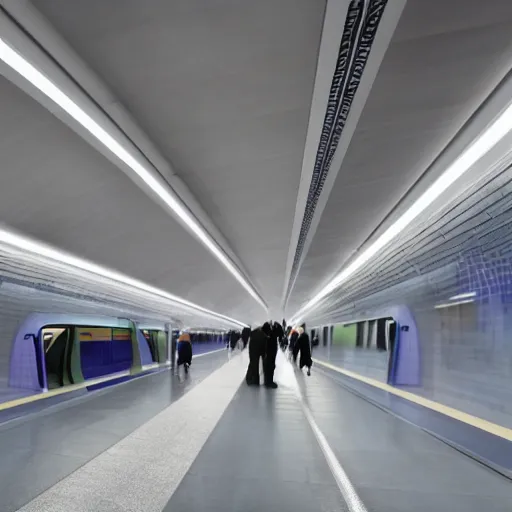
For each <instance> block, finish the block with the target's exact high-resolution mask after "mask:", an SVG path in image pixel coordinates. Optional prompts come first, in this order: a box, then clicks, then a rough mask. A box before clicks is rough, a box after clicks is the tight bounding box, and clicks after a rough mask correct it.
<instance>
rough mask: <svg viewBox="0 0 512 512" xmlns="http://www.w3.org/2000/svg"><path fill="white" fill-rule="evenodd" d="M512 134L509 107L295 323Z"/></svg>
mask: <svg viewBox="0 0 512 512" xmlns="http://www.w3.org/2000/svg"><path fill="white" fill-rule="evenodd" d="M511 130H512V105H509V106H508V107H507V108H506V109H505V110H504V111H503V112H502V113H501V114H500V115H499V116H498V117H497V119H496V120H495V121H494V122H493V123H492V124H491V125H490V126H489V127H488V128H487V129H486V130H485V131H484V133H483V134H482V135H480V137H478V138H477V139H476V140H475V141H474V142H473V143H472V144H471V145H470V146H469V147H467V148H466V149H465V150H464V151H463V152H462V153H461V154H460V155H459V156H458V158H457V159H456V160H455V161H454V162H453V163H452V164H451V165H450V166H449V167H448V168H447V169H446V170H445V171H444V173H443V174H442V175H441V176H440V177H439V178H438V179H437V180H436V181H435V182H434V183H433V184H432V185H430V187H428V188H427V190H426V191H425V192H424V193H423V194H422V195H421V196H420V197H419V198H418V199H417V200H416V201H415V202H414V203H413V205H412V206H411V207H410V208H409V209H408V210H406V211H405V213H403V214H402V216H401V217H399V218H398V220H397V221H396V222H395V223H394V224H392V225H391V226H390V227H389V228H388V229H386V231H384V233H382V235H381V236H379V237H378V238H377V240H375V242H373V243H372V244H371V245H370V246H369V247H368V248H367V249H366V250H364V251H363V252H362V253H361V255H360V256H358V257H357V258H356V259H355V260H354V261H353V262H352V263H351V264H350V265H348V266H347V267H345V268H344V269H343V270H342V271H341V272H340V273H339V274H338V275H336V276H335V277H334V278H333V279H332V280H331V281H330V282H329V283H328V284H327V285H326V286H325V287H324V288H322V290H320V292H318V293H317V294H316V295H315V296H314V297H313V298H312V299H311V300H309V301H308V302H307V303H306V304H305V305H304V306H303V307H302V308H301V309H300V310H299V311H298V312H297V313H296V314H295V315H294V316H293V319H292V320H291V323H296V322H297V321H299V320H301V318H302V317H303V316H304V314H305V313H307V312H309V311H311V310H312V309H313V308H314V307H315V306H317V305H318V303H319V302H320V301H321V300H322V299H323V298H325V297H326V296H327V295H328V294H329V293H331V292H332V291H333V290H335V289H336V288H338V287H339V286H340V284H341V283H343V282H344V281H346V280H347V279H348V278H349V277H350V276H351V275H352V274H354V273H355V272H356V271H358V270H359V269H360V268H361V267H363V265H365V264H366V263H367V262H368V261H369V260H370V259H371V258H373V256H375V254H377V253H378V252H379V251H380V250H381V249H382V248H383V247H384V246H385V245H387V244H388V243H389V242H390V241H391V240H393V238H395V237H396V236H397V235H398V234H400V233H401V232H402V231H403V230H404V229H405V228H406V227H407V226H408V225H409V224H410V223H411V222H412V221H413V220H414V219H416V217H418V215H420V214H421V213H422V212H423V211H425V209H426V208H427V207H428V206H430V205H431V204H432V203H433V202H434V201H435V200H436V199H437V198H438V197H439V196H440V195H441V194H442V193H443V192H444V191H445V190H446V189H447V188H448V187H450V186H451V185H452V184H453V183H454V182H455V181H457V180H458V179H459V178H460V177H461V176H462V175H463V174H464V173H465V172H467V171H468V170H469V169H470V168H471V167H472V166H473V165H474V164H475V163H476V162H477V161H478V160H479V159H480V158H482V157H483V156H484V155H485V154H486V153H487V152H488V151H489V150H490V149H492V148H493V147H494V146H495V145H496V144H497V143H498V142H499V141H500V140H502V139H503V137H505V135H507V134H508V133H509V132H510V131H511Z"/></svg>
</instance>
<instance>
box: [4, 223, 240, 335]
mask: <svg viewBox="0 0 512 512" xmlns="http://www.w3.org/2000/svg"><path fill="white" fill-rule="evenodd" d="M0 242H3V243H5V244H7V245H9V246H12V247H16V248H17V249H21V250H23V251H27V252H29V253H31V254H34V255H36V256H38V257H43V258H48V259H51V260H54V261H58V262H59V263H64V264H66V265H70V266H72V267H75V268H78V269H80V270H84V271H86V272H92V273H93V274H96V275H99V276H102V277H106V278H108V279H112V280H114V281H118V282H120V283H123V284H125V285H128V286H131V287H133V288H136V289H138V290H141V291H144V292H147V293H150V294H152V295H156V296H158V297H161V298H164V299H168V300H171V301H173V302H176V303H177V304H180V305H182V306H185V307H187V308H191V309H193V310H194V311H196V312H198V313H201V314H203V315H206V316H209V317H212V318H215V319H217V320H222V321H225V322H228V323H230V324H235V325H239V326H242V327H245V326H246V324H244V323H243V322H240V321H238V320H235V319H234V318H230V317H229V316H226V315H221V314H220V313H216V312H215V311H211V310H209V309H206V308H203V307H202V306H198V305H197V304H194V303H193V302H189V301H187V300H185V299H182V298H180V297H177V296H176V295H172V294H170V293H167V292H166V291H164V290H161V289H159V288H156V287H154V286H151V285H149V284H146V283H144V282H142V281H139V280H137V279H133V278H131V277H129V276H127V275H125V274H122V273H120V272H116V271H115V270H111V269H109V268H107V267H103V266H101V265H98V264H96V263H93V262H91V261H88V260H85V259H82V258H79V257H78V256H74V255H73V254H70V253H67V252H64V251H60V250H59V249H55V248H53V247H50V246H49V245H46V244H43V243H40V242H36V241H34V240H31V239H30V238H26V237H24V236H22V235H18V234H16V233H12V232H10V231H7V230H6V229H1V228H0Z"/></svg>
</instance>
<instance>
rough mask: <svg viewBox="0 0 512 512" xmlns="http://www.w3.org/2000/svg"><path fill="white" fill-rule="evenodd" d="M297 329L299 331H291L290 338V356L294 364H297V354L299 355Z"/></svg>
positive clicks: (293, 329)
mask: <svg viewBox="0 0 512 512" xmlns="http://www.w3.org/2000/svg"><path fill="white" fill-rule="evenodd" d="M297 329H298V327H294V328H292V330H291V331H290V336H289V339H290V344H289V350H290V355H291V356H292V358H293V362H294V363H295V362H297V354H298V350H296V346H297V339H298V337H299V333H298V331H297Z"/></svg>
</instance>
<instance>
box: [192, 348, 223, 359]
mask: <svg viewBox="0 0 512 512" xmlns="http://www.w3.org/2000/svg"><path fill="white" fill-rule="evenodd" d="M218 352H227V349H226V348H225V347H224V348H219V349H215V350H210V351H209V352H201V353H200V354H197V355H192V361H193V360H194V359H195V358H196V357H203V356H209V355H210V354H217V353H218Z"/></svg>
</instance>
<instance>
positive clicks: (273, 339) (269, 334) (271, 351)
mask: <svg viewBox="0 0 512 512" xmlns="http://www.w3.org/2000/svg"><path fill="white" fill-rule="evenodd" d="M271 324H272V321H271V322H265V323H264V324H263V326H262V328H261V330H262V331H263V332H264V333H265V335H266V338H267V339H266V347H265V358H264V359H263V374H264V377H265V387H267V388H270V389H276V388H277V384H276V383H275V382H274V371H275V369H276V356H277V334H276V331H275V330H274V329H273V326H272V325H271Z"/></svg>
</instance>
